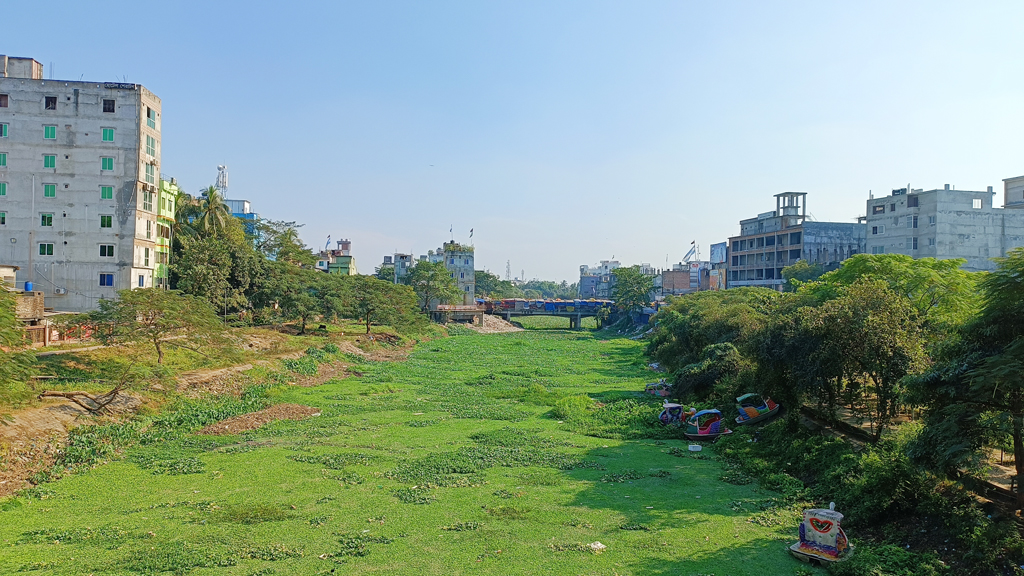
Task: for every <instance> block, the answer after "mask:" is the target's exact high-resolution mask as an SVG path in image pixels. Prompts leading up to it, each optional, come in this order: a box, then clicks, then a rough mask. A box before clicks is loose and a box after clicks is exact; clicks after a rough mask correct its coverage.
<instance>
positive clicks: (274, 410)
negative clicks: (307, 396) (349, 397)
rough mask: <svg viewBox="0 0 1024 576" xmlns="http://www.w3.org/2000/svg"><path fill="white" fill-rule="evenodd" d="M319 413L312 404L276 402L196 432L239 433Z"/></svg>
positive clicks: (218, 434)
mask: <svg viewBox="0 0 1024 576" xmlns="http://www.w3.org/2000/svg"><path fill="white" fill-rule="evenodd" d="M319 415H320V409H319V408H313V407H312V406H303V405H301V404H276V405H274V406H271V407H270V408H264V409H263V410H260V411H258V412H250V413H249V414H242V415H239V416H233V417H231V418H228V419H227V420H221V421H220V422H217V423H216V424H210V425H209V426H207V427H206V428H203V429H202V430H200V431H198V432H196V434H207V435H211V436H224V435H228V434H238V433H239V432H246V431H249V430H255V429H257V428H259V427H260V426H263V425H264V424H269V423H271V422H274V421H276V420H305V419H306V418H309V417H310V416H319Z"/></svg>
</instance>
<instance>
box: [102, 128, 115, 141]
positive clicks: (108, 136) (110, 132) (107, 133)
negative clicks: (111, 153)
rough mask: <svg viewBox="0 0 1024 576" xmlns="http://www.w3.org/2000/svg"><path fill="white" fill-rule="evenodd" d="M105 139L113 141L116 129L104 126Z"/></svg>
mask: <svg viewBox="0 0 1024 576" xmlns="http://www.w3.org/2000/svg"><path fill="white" fill-rule="evenodd" d="M103 141H104V142H113V141H114V129H113V128H104V129H103Z"/></svg>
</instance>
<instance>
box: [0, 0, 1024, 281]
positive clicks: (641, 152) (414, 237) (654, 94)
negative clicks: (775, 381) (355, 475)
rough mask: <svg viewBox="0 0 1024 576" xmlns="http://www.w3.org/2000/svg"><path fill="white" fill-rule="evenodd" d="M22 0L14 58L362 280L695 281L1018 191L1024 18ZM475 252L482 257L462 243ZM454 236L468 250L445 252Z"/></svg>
mask: <svg viewBox="0 0 1024 576" xmlns="http://www.w3.org/2000/svg"><path fill="white" fill-rule="evenodd" d="M48 6H49V8H48V10H47V15H46V19H45V21H44V20H43V19H41V18H40V14H39V10H38V8H39V7H38V6H36V5H35V3H31V2H11V3H7V5H5V6H4V10H3V12H4V15H3V20H4V22H5V25H4V29H5V34H4V38H3V41H2V42H0V53H6V54H8V55H11V56H25V57H32V58H35V59H37V60H39V61H40V62H42V63H43V65H44V67H45V75H46V77H47V78H49V77H51V74H52V77H53V78H56V79H62V80H78V79H80V78H81V79H84V80H95V81H122V80H125V81H128V82H135V83H139V84H143V85H144V86H146V87H147V88H148V89H150V90H151V91H153V92H154V93H156V94H157V95H158V96H159V97H160V98H161V99H162V106H163V110H162V112H163V114H162V121H163V132H162V159H161V172H162V173H164V174H166V175H169V176H174V177H175V178H177V180H178V182H179V184H180V185H181V186H182V187H183V188H184V189H185V190H186V191H187V192H189V193H192V194H196V193H197V192H198V191H199V190H201V189H203V188H205V187H207V186H209V185H211V184H213V183H214V180H215V178H216V174H217V165H218V164H225V165H227V166H228V168H229V173H230V187H229V190H228V197H229V198H235V199H247V200H250V201H251V202H252V205H253V209H254V210H255V211H256V212H258V213H259V214H260V215H261V216H262V217H264V218H269V219H273V220H284V221H297V222H300V223H302V224H303V227H302V228H300V233H301V236H302V238H303V240H304V241H305V242H306V243H307V244H308V245H310V246H311V247H316V248H322V247H323V246H324V245H325V242H326V240H327V237H328V235H330V237H331V238H332V239H333V240H338V239H341V238H348V239H350V240H351V241H352V251H353V254H354V255H355V256H356V261H357V265H358V267H359V271H360V272H362V273H372V272H373V269H374V267H375V266H378V265H380V263H381V262H382V260H383V256H384V255H387V254H391V253H393V252H396V251H398V252H404V253H412V254H414V255H416V256H418V255H420V254H426V252H427V250H429V249H436V248H438V247H439V246H440V245H441V244H442V242H445V241H447V240H450V239H452V238H453V237H454V239H455V240H457V241H459V242H465V243H472V244H474V245H475V247H476V263H477V268H478V269H486V270H490V271H491V272H494V273H497V274H499V275H500V276H502V277H504V276H505V270H506V264H508V266H509V267H510V268H511V270H512V276H513V277H519V276H521V275H522V274H523V273H525V278H540V279H547V280H559V281H560V280H568V281H569V282H574V281H576V280H577V279H578V275H579V266H580V265H581V264H591V265H593V264H596V263H597V262H598V261H599V260H608V259H612V258H614V259H616V260H619V261H620V262H622V263H623V264H624V265H629V264H639V263H651V264H653V265H654V266H656V267H665V266H666V262H668V263H674V262H678V261H679V260H680V259H681V258H682V257H683V255H684V254H685V253H686V251H687V250H688V249H689V248H690V243H691V242H693V241H696V243H697V245H698V246H699V247H700V250H701V255H702V256H705V257H706V256H707V255H708V245H709V244H712V243H715V242H722V241H725V239H726V238H728V237H729V236H733V235H736V234H738V232H739V221H740V220H742V219H745V218H750V217H754V216H756V215H757V214H759V213H762V212H767V211H770V210H773V209H774V208H775V200H774V198H773V195H774V194H778V193H780V192H786V191H800V192H807V193H808V196H807V206H808V212H809V213H810V214H811V215H812V216H813V218H814V219H816V220H821V221H838V222H852V221H854V220H855V219H856V217H857V216H859V215H863V214H864V212H865V201H866V200H867V199H868V196H869V194H870V193H874V194H875V195H886V194H889V193H890V191H891V190H892V189H894V188H902V187H905V186H907V184H908V183H909V184H910V186H911V187H912V188H923V189H926V190H928V189H933V188H941V187H942V186H943V185H944V184H951V185H953V186H956V188H957V189H964V190H985V187H986V186H993V187H994V189H995V190H996V192H997V196H996V204H997V205H1001V202H1002V179H1003V178H1010V177H1013V176H1019V175H1021V174H1024V153H1022V152H1024V73H1022V72H1024V69H1022V68H1024V59H1022V55H1024V35H1022V34H1020V29H1019V24H1020V22H1022V21H1024V3H1022V2H1019V1H1008V2H966V1H964V2H941V1H934V0H933V1H927V2H898V1H892V0H886V1H877V2H876V1H870V0H866V1H860V2H820V1H808V2H764V1H752V2H730V1H722V2H696V1H693V2H689V1H683V0H672V1H655V0H644V1H642V2H626V1H620V2H603V1H596V0H595V1H586V2H584V1H558V0H544V1H537V2H533V1H523V0H516V1H498V0H487V1H476V2H470V1H463V2H446V1H441V0H438V1H429V2H428V1H423V0H416V1H409V2H400V1H388V0H373V1H363V2H346V1H330V2H303V1H294V2H289V3H286V4H281V3H279V2H274V3H270V2H258V1H255V2H254V1H246V2H228V1H215V2H201V3H200V2H192V1H186V0H180V1H175V2H162V3H136V2H120V1H116V0H112V1H108V2H104V3H102V5H99V4H94V3H88V2H80V1H79V2H64V1H59V0H58V1H54V2H51V3H50V4H49V5H48ZM471 229H472V230H473V237H472V238H470V230H471ZM449 230H451V233H449Z"/></svg>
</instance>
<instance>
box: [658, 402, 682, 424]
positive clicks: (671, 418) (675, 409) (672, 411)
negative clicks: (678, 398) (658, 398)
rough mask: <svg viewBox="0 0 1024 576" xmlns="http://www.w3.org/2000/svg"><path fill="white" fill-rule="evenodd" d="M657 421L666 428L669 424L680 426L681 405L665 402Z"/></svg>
mask: <svg viewBox="0 0 1024 576" xmlns="http://www.w3.org/2000/svg"><path fill="white" fill-rule="evenodd" d="M658 420H661V423H662V424H664V425H666V426H668V425H669V424H676V425H679V424H682V422H683V406H682V405H681V404H673V403H671V402H665V405H664V410H662V411H661V414H659V415H658Z"/></svg>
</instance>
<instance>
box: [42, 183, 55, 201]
mask: <svg viewBox="0 0 1024 576" xmlns="http://www.w3.org/2000/svg"><path fill="white" fill-rule="evenodd" d="M56 197H57V185H56V184H43V198H56Z"/></svg>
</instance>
